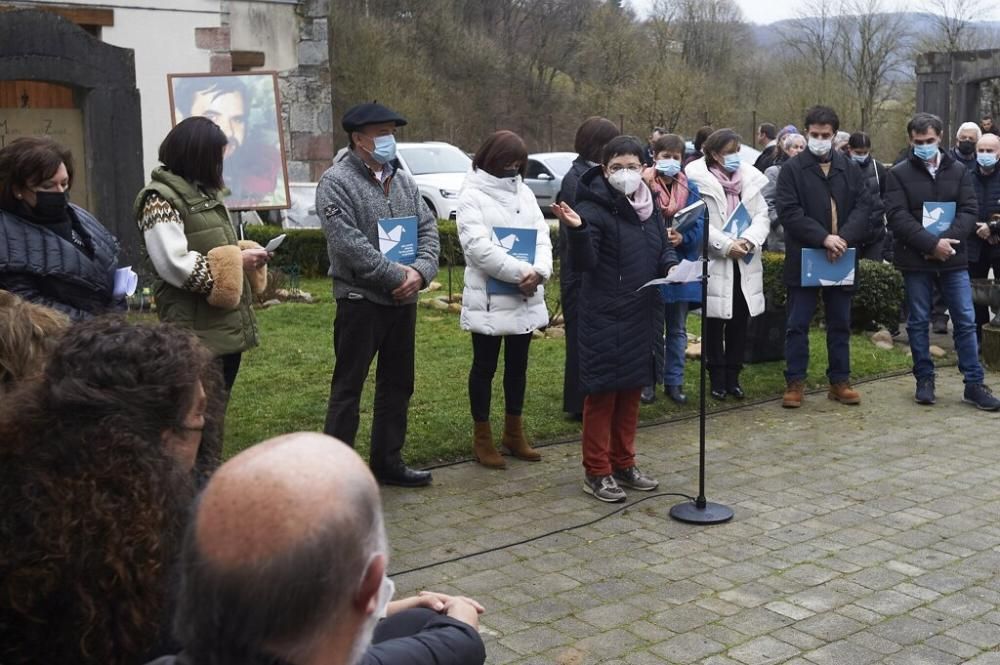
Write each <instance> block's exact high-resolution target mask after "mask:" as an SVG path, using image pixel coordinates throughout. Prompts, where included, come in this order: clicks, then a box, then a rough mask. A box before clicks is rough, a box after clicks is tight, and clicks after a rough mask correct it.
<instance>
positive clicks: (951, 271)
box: [885, 113, 1000, 411]
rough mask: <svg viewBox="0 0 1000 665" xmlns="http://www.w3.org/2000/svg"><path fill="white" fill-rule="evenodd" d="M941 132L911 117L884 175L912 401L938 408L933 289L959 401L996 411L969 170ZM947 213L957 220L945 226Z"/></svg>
mask: <svg viewBox="0 0 1000 665" xmlns="http://www.w3.org/2000/svg"><path fill="white" fill-rule="evenodd" d="M942 129H943V126H942V123H941V119H940V118H938V117H937V116H936V115H932V114H930V113H917V114H916V115H915V116H913V118H912V119H911V120H910V122H909V124H908V125H907V126H906V131H907V133H908V134H909V137H910V145H911V150H910V154H909V156H908V158H907V159H905V160H903V161H901V162H899V163H898V164H896V165H895V166H893V167H892V168H891V169H890V170H889V177H888V182H887V184H886V192H885V200H886V211H887V216H888V220H889V228H890V229H891V230H892V235H893V238H894V239H895V251H894V261H895V264H896V267H897V268H899V270H900V271H901V272H902V273H903V285H904V287H905V289H906V307H907V311H908V312H909V318H908V319H907V322H906V332H907V335H908V336H909V338H910V351H911V352H912V353H913V375H914V377H915V378H916V380H917V389H916V392H915V394H914V399H915V400H916V402H917V403H918V404H925V405H929V404H933V403H934V401H935V394H934V363H933V361H932V360H931V355H930V338H929V336H928V324H929V322H930V311H931V296H932V293H933V288H934V285H935V284H937V285H938V287H939V288H940V289H941V294H942V295H943V296H944V299H945V303H946V304H947V306H948V310H949V311H950V312H951V317H952V325H953V327H954V331H953V333H952V334H953V336H954V339H955V351H956V353H957V354H958V369H959V370H960V371H961V372H962V375H963V377H964V378H965V394H964V398H963V399H964V401H965V402H968V403H970V404H973V405H974V406H976V407H978V408H980V409H983V410H985V411H996V410H997V409H1000V400H998V399H997V398H996V397H994V396H993V393H992V392H991V391H990V389H989V388H988V387H987V386H986V385H985V384H984V383H983V380H984V378H985V372H984V371H983V366H982V364H981V363H980V362H979V344H978V343H977V342H976V319H975V314H974V312H973V309H972V289H971V287H970V285H969V273H968V270H967V268H968V263H969V257H968V249H967V247H968V244H969V243H968V238H969V234H970V233H972V232H973V230H974V229H975V225H976V222H977V221H978V219H979V217H978V212H979V206H978V204H977V201H976V192H975V189H974V188H973V184H972V174H971V173H970V171H969V169H967V168H965V167H964V166H962V165H961V164H960V163H958V162H957V161H955V159H954V158H953V157H952V156H951V155H949V154H948V153H947V152H943V151H942V150H941V131H942ZM952 207H953V210H954V214H953V217H954V218H953V219H951V220H950V224H949V223H948V221H949V220H948V219H947V217H949V216H950V215H949V213H948V209H949V208H952ZM942 216H944V219H943V218H942Z"/></svg>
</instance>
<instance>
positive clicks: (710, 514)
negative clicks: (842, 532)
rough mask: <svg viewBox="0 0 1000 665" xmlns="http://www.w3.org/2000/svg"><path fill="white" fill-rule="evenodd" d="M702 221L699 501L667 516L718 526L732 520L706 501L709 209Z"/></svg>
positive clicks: (679, 506) (724, 508) (725, 510)
mask: <svg viewBox="0 0 1000 665" xmlns="http://www.w3.org/2000/svg"><path fill="white" fill-rule="evenodd" d="M704 215H705V221H704V223H703V225H702V236H701V321H702V326H701V328H702V329H701V358H700V365H701V367H700V370H701V379H700V385H699V387H698V389H699V400H700V402H699V406H698V439H699V446H700V448H699V453H698V498H696V499H695V500H694V501H693V502H692V501H687V502H685V503H678V504H677V505H676V506H674V507H673V508H671V509H670V516H671V517H672V518H674V519H675V520H677V521H679V522H687V523H689V524H719V523H721V522H728V521H729V520H731V519H733V509H732V508H730V507H729V506H724V505H722V504H721V503H712V502H710V501H708V500H706V499H705V347H706V345H705V321H706V320H707V318H708V317H707V316H706V315H707V313H708V228H709V227H708V206H705V208H704Z"/></svg>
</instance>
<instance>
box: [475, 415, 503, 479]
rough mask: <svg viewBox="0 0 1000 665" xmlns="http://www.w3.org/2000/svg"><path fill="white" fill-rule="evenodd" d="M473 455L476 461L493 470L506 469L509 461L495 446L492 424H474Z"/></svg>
mask: <svg viewBox="0 0 1000 665" xmlns="http://www.w3.org/2000/svg"><path fill="white" fill-rule="evenodd" d="M473 424H474V425H475V429H474V436H473V438H472V454H473V456H474V457H475V458H476V461H477V462H479V463H480V464H482V465H483V466H486V467H489V468H491V469H506V468H507V461H506V460H505V459H504V458H503V457H502V456H501V455H500V452H499V451H498V450H497V449H496V446H494V445H493V430H492V429H490V423H489V422H488V421H487V422H485V423H473Z"/></svg>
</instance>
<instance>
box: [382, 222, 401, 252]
mask: <svg viewBox="0 0 1000 665" xmlns="http://www.w3.org/2000/svg"><path fill="white" fill-rule="evenodd" d="M402 239H403V225H402V224H400V225H399V226H396V227H395V228H393V229H390V230H389V231H386V230H385V229H384V228H382V226H381V225H380V226H379V227H378V248H379V251H380V252H382V253H383V254H387V253H389V252H391V251H392V250H393V249H394V248H395V247H396V245H398V244H399V241H400V240H402Z"/></svg>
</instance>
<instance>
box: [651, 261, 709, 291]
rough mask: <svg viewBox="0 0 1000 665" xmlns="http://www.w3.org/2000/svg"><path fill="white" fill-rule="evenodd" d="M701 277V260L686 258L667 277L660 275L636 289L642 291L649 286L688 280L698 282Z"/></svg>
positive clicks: (684, 282)
mask: <svg viewBox="0 0 1000 665" xmlns="http://www.w3.org/2000/svg"><path fill="white" fill-rule="evenodd" d="M699 279H701V261H700V260H699V261H688V260H687V259H684V260H683V261H681V262H680V263H678V264H677V265H676V266H674V267H673V269H672V270H671V271H670V274H668V275H667V276H666V277H659V278H657V279H651V280H649V281H648V282H646V283H645V284H643V285H642V286H640V287H639V288H638V289H636V291H640V290H642V289H644V288H646V287H647V286H659V285H661V284H686V283H688V282H697V281H698V280H699Z"/></svg>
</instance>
